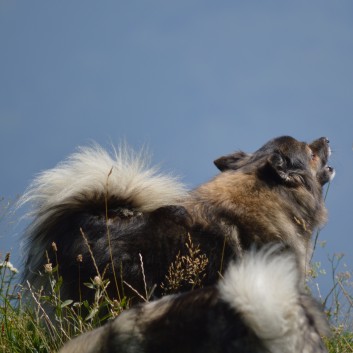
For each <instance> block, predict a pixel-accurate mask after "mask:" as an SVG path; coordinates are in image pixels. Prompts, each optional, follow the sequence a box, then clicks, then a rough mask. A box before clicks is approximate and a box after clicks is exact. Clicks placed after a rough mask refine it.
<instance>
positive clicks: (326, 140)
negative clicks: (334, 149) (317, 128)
mask: <svg viewBox="0 0 353 353" xmlns="http://www.w3.org/2000/svg"><path fill="white" fill-rule="evenodd" d="M322 139H323V140H324V142H326V143H327V144H329V143H330V140H329V139H328V138H327V137H322Z"/></svg>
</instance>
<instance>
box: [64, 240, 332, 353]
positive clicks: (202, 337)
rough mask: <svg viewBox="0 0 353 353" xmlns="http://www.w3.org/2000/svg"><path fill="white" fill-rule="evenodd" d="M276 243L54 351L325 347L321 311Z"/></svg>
mask: <svg viewBox="0 0 353 353" xmlns="http://www.w3.org/2000/svg"><path fill="white" fill-rule="evenodd" d="M278 248H279V247H278V246H274V247H268V246H265V247H263V248H262V249H261V250H260V251H258V252H256V251H254V250H251V251H250V252H246V253H245V254H244V256H243V257H242V258H241V259H239V260H238V261H237V262H236V263H232V264H230V265H229V268H228V270H227V271H226V273H225V275H224V278H223V279H222V280H220V282H219V283H218V284H216V285H213V286H210V287H204V288H202V289H198V290H194V291H190V292H187V293H183V294H176V295H169V296H165V297H163V298H162V299H159V300H156V301H154V302H150V303H145V304H139V305H137V306H135V307H134V308H132V309H129V310H126V311H124V312H123V313H122V314H120V315H119V316H118V317H117V318H116V319H115V320H113V321H111V322H109V323H107V324H105V325H104V326H102V327H100V328H98V329H95V330H93V331H90V332H88V333H84V334H82V335H81V336H79V337H78V338H76V339H73V340H72V341H70V342H68V343H67V344H66V345H65V346H64V347H63V348H62V349H61V350H60V351H59V353H83V352H85V353H93V352H100V353H108V352H109V353H114V352H116V353H161V352H169V353H180V352H184V353H189V352H190V353H191V352H192V353H198V352H200V353H215V352H223V353H228V352H229V353H231V352H232V353H235V352H243V353H265V352H271V353H311V352H312V353H314V352H315V353H324V352H327V351H326V348H325V345H324V344H323V342H322V340H321V336H323V335H328V334H329V328H328V324H327V320H326V317H325V315H324V314H323V312H322V310H321V308H320V307H319V305H318V304H317V303H316V302H315V301H314V300H313V298H311V297H310V296H309V295H307V294H305V293H303V292H302V291H301V285H300V279H301V274H300V270H299V267H298V264H297V260H296V257H295V256H293V253H291V252H289V251H284V252H283V251H279V249H278Z"/></svg>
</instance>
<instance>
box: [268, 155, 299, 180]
mask: <svg viewBox="0 0 353 353" xmlns="http://www.w3.org/2000/svg"><path fill="white" fill-rule="evenodd" d="M267 163H268V165H269V166H270V167H271V169H272V170H273V172H274V173H275V174H276V175H277V176H278V177H279V178H280V179H281V180H282V181H283V182H285V183H286V184H289V185H291V186H298V185H300V184H303V182H304V180H303V177H302V175H301V173H300V169H298V168H294V167H293V165H292V163H291V161H290V159H289V158H287V157H285V156H283V155H282V154H281V153H279V152H274V153H272V154H271V156H270V157H269V158H268V159H267Z"/></svg>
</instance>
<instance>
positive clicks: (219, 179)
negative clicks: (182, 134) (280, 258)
mask: <svg viewBox="0 0 353 353" xmlns="http://www.w3.org/2000/svg"><path fill="white" fill-rule="evenodd" d="M328 157H329V147H328V141H327V139H326V138H320V139H318V140H316V141H314V142H313V143H312V144H310V145H308V144H306V143H304V142H299V141H297V140H295V139H293V138H291V137H288V136H284V137H280V138H276V139H273V140H271V141H269V142H268V143H266V144H265V145H264V146H263V147H261V148H260V149H259V150H257V151H256V152H254V153H253V154H247V153H244V152H237V153H235V154H232V155H230V156H226V157H221V158H220V159H218V160H216V161H215V164H216V166H217V167H218V168H219V169H220V170H221V171H222V173H220V174H218V175H217V176H216V177H215V178H214V179H213V180H211V181H209V182H207V183H205V184H203V185H201V186H200V187H199V188H197V189H196V190H194V191H192V192H191V193H190V194H189V196H187V197H185V198H184V199H183V200H181V201H180V202H179V203H178V204H176V205H170V206H164V207H160V208H157V209H153V210H149V211H141V209H140V208H138V207H135V206H134V200H126V198H124V195H114V194H112V195H108V199H107V200H106V196H107V195H106V194H105V193H102V192H101V193H100V192H98V191H97V192H95V190H90V195H89V196H87V195H85V191H82V192H78V193H77V196H75V198H74V201H75V202H73V201H72V200H71V201H68V202H66V203H63V204H60V205H52V206H51V207H47V208H45V207H42V208H39V211H37V213H36V215H35V216H36V220H35V222H36V223H35V226H34V227H30V228H29V232H28V233H29V234H27V237H28V240H29V245H27V246H28V247H29V248H30V253H29V255H28V257H27V259H26V273H25V280H29V281H30V282H35V284H36V285H37V286H38V285H40V284H41V283H42V281H41V280H40V279H39V277H38V276H37V273H38V271H41V270H42V265H40V266H38V265H37V263H36V264H35V265H34V262H33V259H34V257H38V256H43V264H44V263H45V260H44V254H43V253H44V249H48V251H49V256H50V259H51V260H52V261H53V260H54V259H55V256H57V258H58V263H59V265H60V267H59V270H60V273H61V275H62V276H63V280H64V282H63V287H62V293H63V297H64V298H71V299H75V300H77V299H78V293H79V290H78V286H79V285H80V286H81V291H82V295H83V297H84V298H89V297H90V293H91V292H92V291H90V290H88V289H87V288H86V287H84V286H83V285H82V284H79V283H78V273H79V265H78V263H77V262H76V257H77V255H78V254H82V256H83V262H82V263H81V264H80V278H81V281H82V283H84V282H88V281H89V280H90V279H91V278H93V277H94V276H96V275H97V273H96V270H95V267H94V265H93V262H92V259H91V256H90V254H89V251H88V248H87V246H86V245H85V243H84V239H83V237H82V235H81V231H80V229H82V232H83V233H84V234H85V236H86V238H87V239H88V243H89V245H90V247H91V249H92V252H93V254H94V257H95V259H96V262H97V265H98V268H99V271H100V273H103V272H104V271H105V270H106V272H105V273H106V277H107V278H109V280H110V282H111V284H110V286H109V287H108V289H109V290H110V292H111V294H112V295H113V296H114V297H117V289H116V287H115V285H114V283H115V280H114V276H113V272H112V266H111V261H110V252H109V242H108V237H107V229H109V235H110V243H111V249H112V255H113V261H114V267H115V271H116V276H117V279H118V282H119V283H118V286H119V292H120V295H122V293H125V294H127V295H128V296H131V295H134V293H133V292H131V291H130V288H129V287H128V286H126V285H124V284H123V283H121V282H120V279H121V278H122V279H123V280H124V281H126V282H127V283H129V284H130V285H131V286H132V287H133V288H135V289H136V290H137V291H138V292H140V293H144V292H145V288H144V282H143V274H142V269H141V268H142V265H141V258H140V256H139V254H141V256H142V260H143V268H144V272H145V275H146V284H147V288H148V290H150V289H151V288H153V287H154V286H156V288H155V290H154V293H153V295H154V296H155V297H160V296H161V295H162V294H163V290H162V288H161V287H160V284H161V283H162V282H164V281H165V275H166V274H167V271H168V268H169V266H170V264H171V263H172V262H173V261H174V260H175V257H176V255H177V254H178V252H181V254H185V253H187V248H186V246H185V243H186V242H187V237H188V234H190V235H191V238H192V241H193V243H194V244H195V245H199V246H200V249H201V252H202V253H204V254H206V255H207V257H208V259H209V263H208V266H207V269H206V277H205V278H204V281H203V284H204V285H210V284H213V283H215V282H216V281H217V279H218V278H219V272H222V269H223V268H225V267H226V265H227V264H228V263H229V262H230V260H232V259H234V258H237V257H239V256H241V255H242V253H243V251H244V250H246V249H249V248H250V247H251V246H252V245H253V244H258V245H261V244H266V243H269V242H274V241H275V242H281V243H284V244H286V245H288V246H289V247H291V248H293V249H294V250H295V252H296V254H297V255H298V259H299V262H300V267H301V272H302V273H304V271H305V269H306V266H307V265H308V259H309V258H310V255H311V243H310V239H311V235H312V233H313V231H314V230H315V229H316V228H317V227H320V226H322V225H323V224H324V223H325V221H326V209H325V206H324V202H323V197H322V186H323V185H324V184H325V183H327V182H328V181H329V180H330V178H331V177H332V175H333V169H332V168H331V167H328V166H327V161H328ZM88 173H89V171H88ZM108 174H109V170H107V175H108ZM106 201H107V202H106ZM145 202H146V203H147V204H148V200H145ZM106 205H107V207H106ZM49 212H50V215H52V217H48V218H46V219H45V221H43V222H40V217H43V215H44V216H45V214H46V213H49ZM107 217H108V222H107ZM38 220H39V221H38ZM53 241H54V242H55V243H56V246H57V249H58V251H57V253H56V255H54V253H53V251H52V250H50V244H51V243H52V242H53ZM190 287H191V285H190V284H187V283H185V284H183V286H182V287H181V288H180V290H181V291H185V290H189V289H190Z"/></svg>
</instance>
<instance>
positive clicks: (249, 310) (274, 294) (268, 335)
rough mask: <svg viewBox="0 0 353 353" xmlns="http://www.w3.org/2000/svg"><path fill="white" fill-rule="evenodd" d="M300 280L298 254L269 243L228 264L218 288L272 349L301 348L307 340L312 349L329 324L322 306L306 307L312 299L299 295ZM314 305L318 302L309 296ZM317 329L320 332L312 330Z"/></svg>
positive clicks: (276, 350)
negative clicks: (312, 323)
mask: <svg viewBox="0 0 353 353" xmlns="http://www.w3.org/2000/svg"><path fill="white" fill-rule="evenodd" d="M300 280H301V276H300V274H299V269H298V264H297V260H296V258H295V256H294V254H292V253H289V252H286V251H284V252H281V251H280V248H279V246H275V247H265V248H264V249H262V250H260V251H258V252H257V251H251V252H249V253H248V254H246V255H245V256H244V258H242V259H241V260H239V261H238V262H237V263H236V264H235V265H233V266H230V267H229V269H228V271H227V272H226V274H225V276H224V280H222V281H221V283H220V284H219V289H220V295H221V297H222V298H223V300H225V301H226V302H227V303H229V305H230V306H231V307H232V308H233V309H234V310H236V311H237V312H238V313H240V314H241V315H242V317H243V320H244V322H245V323H246V324H247V325H248V326H249V327H250V328H251V329H252V330H253V331H254V333H255V334H256V335H257V336H258V337H259V338H260V339H261V340H263V342H264V343H265V345H266V346H267V347H268V348H269V351H270V352H273V353H275V352H276V353H277V352H278V353H279V352H281V353H284V352H302V351H303V350H302V347H304V346H305V344H306V342H305V340H306V339H308V341H309V340H310V342H308V345H309V346H310V347H312V346H314V347H315V345H312V344H311V343H312V340H314V339H315V340H317V341H318V344H317V346H319V344H320V336H319V334H324V333H327V325H326V320H324V319H323V318H322V316H321V311H320V310H317V308H315V309H313V310H311V308H310V307H306V304H307V298H308V297H307V296H306V295H304V294H303V293H301V288H302V285H301V284H300V283H299V282H300ZM310 305H311V306H313V305H314V306H315V303H314V302H313V301H312V300H311V299H310ZM310 305H309V306H310ZM315 316H317V318H316V317H315ZM316 319H317V320H316ZM314 321H315V324H314V325H313V326H314V328H310V331H309V327H310V326H311V324H310V322H314ZM303 330H307V331H308V335H311V337H306V333H305V332H303ZM311 330H313V331H311ZM316 330H318V331H319V332H318V333H317V335H314V334H311V333H309V332H315V331H316ZM320 331H321V332H320ZM309 351H310V350H309ZM309 351H308V352H309Z"/></svg>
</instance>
